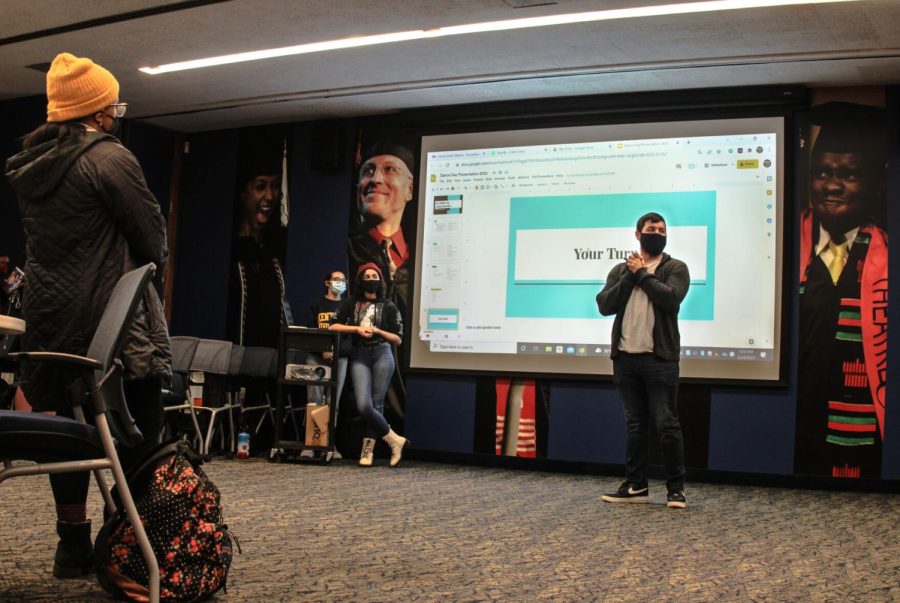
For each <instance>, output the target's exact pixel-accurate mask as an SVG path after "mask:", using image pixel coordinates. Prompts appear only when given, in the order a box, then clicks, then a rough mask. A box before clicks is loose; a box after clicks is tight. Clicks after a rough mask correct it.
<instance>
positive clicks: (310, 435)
mask: <svg viewBox="0 0 900 603" xmlns="http://www.w3.org/2000/svg"><path fill="white" fill-rule="evenodd" d="M330 416H331V409H330V408H329V406H328V405H327V404H312V403H310V404H307V405H306V445H307V446H327V445H328V419H329V417H330Z"/></svg>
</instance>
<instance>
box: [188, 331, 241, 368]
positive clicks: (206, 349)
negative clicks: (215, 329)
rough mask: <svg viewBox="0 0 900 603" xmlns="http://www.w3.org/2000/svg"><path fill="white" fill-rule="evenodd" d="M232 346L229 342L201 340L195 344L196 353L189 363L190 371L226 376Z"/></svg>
mask: <svg viewBox="0 0 900 603" xmlns="http://www.w3.org/2000/svg"><path fill="white" fill-rule="evenodd" d="M233 345H234V344H233V343H231V342H230V341H220V340H218V339H201V340H200V341H199V342H198V343H197V351H196V352H194V359H193V360H192V361H191V370H192V371H202V372H204V373H212V374H214V375H227V374H228V367H229V366H230V365H231V348H232V346H233Z"/></svg>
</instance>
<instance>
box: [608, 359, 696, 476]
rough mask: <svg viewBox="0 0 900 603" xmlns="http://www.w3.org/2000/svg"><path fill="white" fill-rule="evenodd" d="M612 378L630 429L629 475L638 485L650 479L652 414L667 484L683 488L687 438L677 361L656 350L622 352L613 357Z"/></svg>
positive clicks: (627, 453)
mask: <svg viewBox="0 0 900 603" xmlns="http://www.w3.org/2000/svg"><path fill="white" fill-rule="evenodd" d="M613 381H614V382H615V384H616V388H617V389H618V390H619V395H620V396H621V397H622V404H623V406H624V408H625V424H626V426H627V429H628V442H627V445H626V449H625V473H626V478H627V479H628V481H629V482H632V483H634V484H637V485H643V484H646V483H647V476H646V473H645V472H646V469H647V455H648V448H649V440H650V417H651V415H652V416H653V417H654V418H655V419H656V431H657V433H658V435H659V444H660V448H661V449H662V455H663V464H664V470H665V475H666V487H667V488H668V490H669V491H670V492H671V491H673V490H683V489H684V441H683V440H682V436H681V424H680V423H679V422H678V407H677V398H678V362H677V361H669V360H662V359H660V358H657V357H656V356H654V355H653V354H628V353H625V352H620V353H619V354H618V356H617V357H616V359H615V360H614V361H613Z"/></svg>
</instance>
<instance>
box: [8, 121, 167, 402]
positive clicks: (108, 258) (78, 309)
mask: <svg viewBox="0 0 900 603" xmlns="http://www.w3.org/2000/svg"><path fill="white" fill-rule="evenodd" d="M73 127H74V128H76V129H75V130H74V132H73V134H72V135H71V136H68V137H66V138H63V139H62V141H61V142H60V141H59V140H50V141H47V142H44V143H42V144H39V145H36V146H34V147H32V148H30V149H27V150H25V151H22V152H21V153H19V154H17V155H15V156H13V157H11V158H10V159H9V160H8V161H7V162H6V176H7V178H8V179H9V182H10V184H12V186H13V188H14V189H15V191H16V193H17V194H18V197H19V210H20V213H21V216H22V225H23V227H24V230H25V237H26V256H27V259H26V263H25V274H26V276H25V279H26V280H25V289H24V298H23V314H24V318H25V321H26V324H27V330H26V333H25V336H24V338H23V343H24V349H25V350H27V351H38V350H47V351H61V352H68V353H72V354H85V353H86V352H87V348H88V345H89V343H90V340H91V338H92V337H93V334H94V331H95V330H96V328H97V325H98V323H99V322H100V316H101V315H102V313H103V310H104V308H105V307H106V302H107V300H108V299H109V296H110V294H111V293H112V290H113V287H114V286H115V284H116V281H117V280H118V279H119V277H120V276H122V275H123V274H124V273H125V272H127V271H128V270H130V269H132V268H135V267H137V266H140V265H143V264H145V263H147V262H154V263H155V264H156V265H157V275H162V274H163V273H164V271H165V265H166V260H167V257H168V250H167V248H166V230H165V222H164V220H163V217H162V214H161V212H160V209H159V204H158V203H157V201H156V198H155V197H154V196H153V194H152V193H151V192H150V191H149V190H148V189H147V184H146V182H145V180H144V175H143V172H142V171H141V167H140V165H139V164H138V161H137V159H136V158H135V157H134V155H133V154H132V153H131V152H130V151H128V150H127V149H126V148H125V147H123V146H122V145H121V144H119V141H118V140H117V139H116V138H115V137H113V136H110V135H107V134H102V133H99V132H94V131H92V130H88V129H87V128H85V129H84V131H81V130H80V128H81V126H80V125H74V126H73ZM123 362H124V364H125V369H126V373H125V378H126V379H129V380H133V379H143V378H147V377H163V378H167V377H168V376H169V375H170V374H171V352H170V350H169V339H168V334H167V329H166V323H165V317H164V315H163V310H162V304H161V303H160V299H159V295H158V294H157V291H156V289H155V288H154V287H152V286H151V287H148V288H147V291H146V293H145V296H144V299H143V302H142V304H141V305H140V306H139V308H138V313H137V316H136V319H135V321H134V323H133V324H132V325H131V327H130V328H129V332H128V336H127V337H126V341H125V347H124V351H123ZM22 377H23V386H24V390H25V395H26V397H27V398H28V401H29V403H30V404H31V405H32V406H33V407H34V408H35V409H36V410H52V409H57V408H60V407H61V406H62V404H61V402H62V401H61V400H60V396H61V391H62V389H61V388H62V385H64V383H63V381H62V380H63V379H65V378H66V377H65V375H61V374H60V373H59V371H56V370H54V369H48V368H46V367H39V366H37V365H33V364H31V363H27V362H26V363H23V366H22Z"/></svg>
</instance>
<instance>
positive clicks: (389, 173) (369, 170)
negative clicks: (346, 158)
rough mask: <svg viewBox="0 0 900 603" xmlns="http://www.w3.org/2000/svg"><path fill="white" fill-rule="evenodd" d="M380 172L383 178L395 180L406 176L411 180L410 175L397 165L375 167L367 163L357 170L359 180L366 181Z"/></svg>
mask: <svg viewBox="0 0 900 603" xmlns="http://www.w3.org/2000/svg"><path fill="white" fill-rule="evenodd" d="M378 170H381V174H382V176H383V177H384V178H397V177H399V176H406V177H407V178H409V179H412V174H410V173H409V172H407V171H406V170H404V169H403V168H401V167H400V166H397V165H391V164H390V163H389V164H387V165H382V166H375V165H374V164H372V163H367V164H365V165H364V166H362V168H361V169H360V170H359V179H360V180H363V179H367V178H374V177H375V174H376V173H377V172H378Z"/></svg>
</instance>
